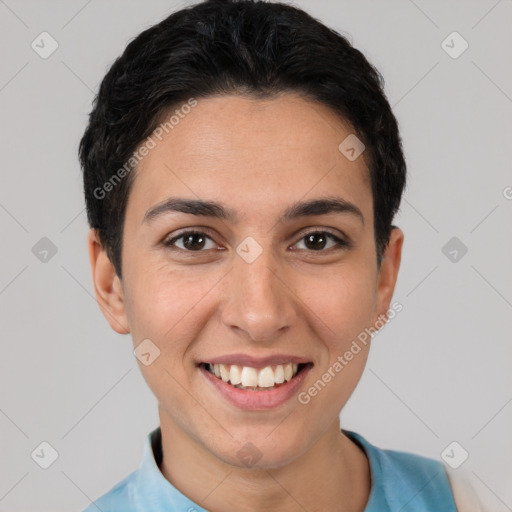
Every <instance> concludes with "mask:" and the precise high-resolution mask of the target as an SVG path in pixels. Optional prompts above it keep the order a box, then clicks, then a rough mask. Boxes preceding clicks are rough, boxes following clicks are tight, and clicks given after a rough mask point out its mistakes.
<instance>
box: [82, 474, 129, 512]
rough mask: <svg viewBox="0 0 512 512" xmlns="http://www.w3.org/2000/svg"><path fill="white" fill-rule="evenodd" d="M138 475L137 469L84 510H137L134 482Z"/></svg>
mask: <svg viewBox="0 0 512 512" xmlns="http://www.w3.org/2000/svg"><path fill="white" fill-rule="evenodd" d="M136 476H137V470H136V471H133V472H132V473H130V474H129V475H128V476H126V477H125V478H123V479H122V480H121V481H120V482H118V483H117V484H116V485H114V487H112V488H111V489H110V490H109V491H108V492H106V493H105V494H103V495H102V496H100V497H99V498H97V499H96V500H94V501H93V502H92V503H91V504H90V505H89V506H88V507H87V508H86V509H84V510H83V511H82V512H98V510H101V511H102V512H135V511H136V510H137V509H136V508H135V504H134V503H135V502H134V499H133V498H134V496H133V488H134V487H133V483H134V481H135V479H136Z"/></svg>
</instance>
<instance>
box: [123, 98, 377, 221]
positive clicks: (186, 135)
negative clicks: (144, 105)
mask: <svg viewBox="0 0 512 512" xmlns="http://www.w3.org/2000/svg"><path fill="white" fill-rule="evenodd" d="M176 110H178V112H176ZM184 112H187V113H184ZM173 114H175V115H174V118H173V124H172V125H170V124H168V125H167V130H164V131H163V133H162V134H161V135H160V137H159V138H161V140H158V138H156V137H154V136H153V140H154V141H155V142H156V144H155V146H154V147H153V148H152V149H150V150H149V151H148V153H147V155H146V156H144V157H143V159H142V160H141V162H140V163H139V165H138V167H137V170H136V177H135V180H134V183H133V187H132V190H131V193H130V198H129V208H128V209H129V210H133V209H134V208H135V209H136V210H137V216H138V217H142V216H143V215H144V213H145V211H146V210H145V209H147V208H148V207H150V206H151V205H154V204H156V203H158V202H160V201H163V200H165V199H166V198H167V197H169V196H178V195H179V196H185V197H190V198H194V199H208V200H217V201H220V202H223V203H229V204H230V205H232V207H233V209H234V210H236V211H238V212H241V216H243V215H244V214H245V215H250V214H251V212H253V213H254V214H262V213H263V212H267V213H269V214H270V212H271V211H274V212H275V213H276V214H277V212H278V211H279V212H280V211H281V210H282V209H284V208H285V207H286V205H287V204H291V203H292V202H296V201H297V200H298V199H310V198H316V197H319V196H326V195H330V196H333V195H337V196H341V197H343V198H344V199H346V200H347V201H350V202H354V203H358V204H359V207H360V208H361V209H365V208H366V209H368V208H370V205H369V204H368V203H371V186H370V182H369V179H368V176H369V174H368V168H367V165H366V161H365V156H366V155H365V154H364V153H363V155H361V157H359V158H357V159H355V160H353V161H351V160H349V159H347V158H346V156H344V154H343V153H342V152H341V151H340V150H339V145H340V143H342V142H343V140H345V139H346V137H348V136H350V135H351V134H353V133H354V130H353V129H352V128H351V126H350V124H349V123H347V122H345V121H343V120H342V119H341V118H340V117H339V116H338V115H336V114H335V113H334V112H333V111H332V110H331V109H329V108H328V107H326V106H324V105H321V104H318V103H316V102H311V101H307V100H305V99H303V98H301V97H300V96H298V95H296V94H286V95H282V96H280V97H277V98H273V99H268V100H255V99H251V98H245V97H241V96H217V97H208V98H202V99H198V100H197V104H196V106H194V107H192V108H190V109H183V110H180V107H179V106H176V107H174V108H173V109H172V111H171V112H169V113H168V114H167V115H166V116H164V121H165V120H168V119H170V117H171V115H173ZM177 114H179V115H177ZM161 131H162V130H161ZM130 205H131V206H130ZM143 209H144V211H142V210H143ZM366 213H371V212H369V211H367V212H366ZM365 217H366V214H365Z"/></svg>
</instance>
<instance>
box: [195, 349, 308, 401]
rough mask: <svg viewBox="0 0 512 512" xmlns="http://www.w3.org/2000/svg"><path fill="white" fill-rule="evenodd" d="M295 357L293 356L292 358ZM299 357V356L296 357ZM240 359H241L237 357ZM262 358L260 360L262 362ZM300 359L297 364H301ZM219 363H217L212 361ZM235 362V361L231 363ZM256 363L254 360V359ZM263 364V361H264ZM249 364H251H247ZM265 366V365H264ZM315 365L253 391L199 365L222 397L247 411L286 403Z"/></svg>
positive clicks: (200, 369) (266, 360) (223, 359)
mask: <svg viewBox="0 0 512 512" xmlns="http://www.w3.org/2000/svg"><path fill="white" fill-rule="evenodd" d="M287 357H288V359H287V360H286V361H287V362H291V360H290V356H287ZM292 359H293V358H292ZM295 359H297V358H295ZM215 360H218V361H219V362H220V361H223V362H224V361H227V359H225V358H217V359H215ZM237 360H238V361H240V359H237ZM261 361H262V360H260V361H259V362H260V363H261ZM268 361H269V359H268V358H266V359H265V364H264V366H270V364H266V363H267V362H268ZM300 362H301V361H299V362H298V363H297V364H299V363H300ZM212 364H217V363H212ZM231 364H235V363H231ZM253 364H254V361H253ZM262 364H263V363H262ZM274 364H282V363H279V362H278V363H274ZM247 366H251V365H250V364H247ZM264 366H263V367H264ZM312 367H313V364H312V363H310V364H307V365H306V366H305V367H304V368H303V369H302V371H300V372H299V373H298V374H297V375H296V376H295V377H293V378H292V379H291V380H289V381H288V382H285V383H283V384H281V385H279V386H278V387H276V388H274V389H271V390H268V391H251V390H247V389H238V388H235V387H234V386H232V385H231V384H228V383H227V382H224V381H223V380H222V379H219V378H218V377H215V375H213V374H212V373H211V372H209V371H208V370H207V369H206V368H205V367H204V366H203V365H200V366H198V369H199V371H200V372H201V373H202V375H203V376H204V377H205V378H206V380H207V382H208V383H209V384H210V385H211V386H213V388H214V389H215V390H216V391H218V392H219V393H220V394H221V395H222V397H223V398H224V399H225V400H227V401H228V402H229V403H230V404H232V405H235V406H236V407H238V408H239V409H243V410H246V411H266V410H269V409H274V408H276V407H279V406H280V405H282V404H284V403H285V402H287V401H288V400H290V398H292V397H293V396H294V395H295V394H296V392H297V390H298V389H299V387H300V385H301V384H302V382H303V381H304V379H305V378H306V376H307V375H308V373H309V371H310V370H311V368H312Z"/></svg>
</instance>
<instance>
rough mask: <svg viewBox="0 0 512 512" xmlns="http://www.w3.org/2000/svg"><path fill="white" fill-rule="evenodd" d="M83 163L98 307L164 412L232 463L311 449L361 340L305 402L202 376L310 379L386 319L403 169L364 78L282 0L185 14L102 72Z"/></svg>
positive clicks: (341, 395)
mask: <svg viewBox="0 0 512 512" xmlns="http://www.w3.org/2000/svg"><path fill="white" fill-rule="evenodd" d="M359 153H360V154H359ZM80 160H81V164H82V167H83V171H84V189H85V197H86V206H87V213H88V220H89V224H90V227H91V231H90V233H89V253H90V258H91V265H92V269H93V280H94V286H95V291H96V296H97V298H98V302H99V305H100V307H101V309H102V311H103V312H104V314H105V316H106V318H107V320H108V321H109V323H110V325H111V326H112V328H113V329H115V330H116V331H117V332H119V333H122V334H126V333H131V335H132V338H133V342H134V345H135V346H136V347H137V346H139V344H140V343H141V342H142V341H143V340H151V345H150V346H151V347H153V348H152V350H153V351H156V352H154V353H155V354H157V353H158V357H157V358H156V359H155V360H154V362H152V363H151V364H149V365H147V366H146V365H145V364H142V363H140V367H141V370H142V372H143V375H144V378H145V379H146V381H147V383H148V385H149V386H150V388H151V389H152V391H153V393H154V394H155V396H156V397H157V399H158V401H159V407H160V415H161V418H164V419H165V421H166V422H167V423H168V424H171V423H172V424H173V425H174V426H175V427H176V428H178V429H180V431H181V432H182V433H183V434H184V435H185V436H187V437H188V438H189V439H193V440H194V442H195V443H197V445H198V446H201V447H202V448H204V449H205V450H207V451H208V453H211V454H212V456H214V457H217V458H219V459H221V460H223V461H225V462H228V463H230V464H240V459H239V457H237V450H238V449H239V448H240V447H241V446H244V443H245V442H247V441H251V442H252V443H253V444H254V445H255V446H257V447H258V449H259V450H260V451H261V453H262V454H263V456H262V458H261V461H260V462H259V464H261V465H267V466H272V465H274V466H275V465H279V464H284V463H285V462H286V461H289V460H292V459H293V458H294V457H296V456H299V455H300V453H302V452H303V451H305V450H307V449H308V447H310V446H312V445H313V444H314V443H315V442H316V441H318V439H319V438H320V437H321V436H322V434H323V433H325V432H326V431H327V429H328V428H329V426H330V425H332V424H333V422H334V421H335V420H336V419H337V417H338V414H339V412H340V410H341V409H342V407H343V405H344V404H345V403H346V401H347V400H348V398H349V397H350V394H351V393H352V391H353V390H354V388H355V386H356V385H357V382H358V381H359V378H360V376H361V374H362V371H363V369H364V364H365V362H366V356H367V352H368V348H369V345H370V344H369V343H366V344H361V343H360V345H361V346H360V350H359V351H358V352H357V355H355V356H354V357H353V358H351V360H350V361H349V362H348V364H346V366H344V367H343V370H342V371H339V372H337V373H336V372H334V373H335V374H336V376H335V377H333V378H332V379H330V382H329V383H328V385H326V386H325V389H322V391H321V392H318V394H317V396H315V397H314V399H311V400H308V401H307V404H306V403H301V402H300V401H299V400H297V399H291V400H287V401H286V402H284V403H282V404H281V405H279V406H275V407H270V408H269V407H263V406H261V407H259V406H257V407H255V408H252V409H251V410H247V409H246V408H240V407H238V406H236V405H234V404H233V403H231V402H229V400H226V399H225V398H224V397H223V396H222V394H219V392H218V391H217V389H216V388H215V385H212V384H211V382H210V380H209V377H208V376H207V375H206V373H205V372H206V369H205V367H204V365H205V364H207V363H209V362H214V361H220V362H222V361H225V362H229V361H231V360H232V362H236V360H240V361H241V362H242V363H243V362H244V361H245V359H244V357H246V358H247V365H248V366H251V365H253V366H261V367H263V366H264V365H265V364H266V363H268V362H269V361H270V363H271V364H272V365H274V364H275V363H276V361H277V360H276V359H273V358H274V357H281V356H283V355H284V356H285V357H288V356H289V357H291V358H297V361H299V360H300V361H302V362H304V363H307V365H305V366H304V369H303V367H302V366H301V368H300V369H301V371H302V372H304V374H303V385H306V386H307V387H309V386H311V385H313V384H314V382H315V381H317V380H318V379H321V378H322V375H323V374H324V373H325V372H326V371H329V369H331V372H330V373H331V375H333V373H332V372H333V370H332V368H333V365H334V364H335V362H336V361H338V360H339V357H342V356H343V355H344V354H345V353H346V352H347V351H348V350H349V349H350V347H351V346H352V343H353V341H354V340H356V339H357V336H358V335H359V334H360V333H361V332H363V331H364V329H365V328H368V327H371V326H373V325H375V324H376V322H377V321H382V319H385V318H386V316H387V312H388V310H389V307H390V301H391V298H392V294H393V289H394V286H395V282H396V278H397V273H398V268H399V264H400V254H401V246H402V240H403V234H402V232H401V231H400V229H398V228H396V227H394V226H393V225H392V221H393V217H394V215H395V213H396V212H397V210H398V208H399V205H400V199H401V195H402V191H403V188H404V186H405V162H404V157H403V154H402V149H401V142H400V137H399V133H398V127H397V122H396V120H395V117H394V116H393V114H392V112H391V109H390V106H389V104H388V102H387V100H386V97H385V95H384V92H383V85H382V79H381V77H380V75H379V74H378V72H377V71H376V70H375V69H374V68H373V67H372V66H371V65H370V64H369V62H368V61H367V60H366V58H365V57H364V56H363V55H362V54H361V53H360V52H359V51H358V50H356V49H355V48H353V47H352V46H351V44H350V43H349V42H348V41H347V40H346V39H345V38H344V37H343V36H341V35H340V34H338V33H337V32H335V31H333V30H331V29H329V28H327V27H325V26H324V25H322V24H321V23H320V22H318V21H317V20H315V19H313V18H312V17H310V16H309V15H308V14H306V13H305V12H303V11H301V10H299V9H297V8H295V7H291V6H288V5H284V4H279V3H267V2H250V1H249V2H241V1H231V0H213V1H207V2H204V3H200V4H197V5H194V6H192V7H189V8H186V9H183V10H181V11H178V12H176V13H174V14H172V15H170V16H169V17H168V18H167V19H165V20H163V21H162V22H161V23H159V24H157V25H155V26H153V27H151V28H149V29H148V30H146V31H144V32H143V33H142V34H140V35H139V36H138V37H137V38H135V39H134V40H133V41H131V42H130V44H129V45H128V46H127V48H126V50H125V51H124V53H123V54H122V55H121V57H119V58H118V59H117V60H116V61H115V62H114V64H113V65H112V67H111V68H110V70H109V71H108V73H107V75H106V76H105V78H104V79H103V81H102V83H101V86H100V90H99V93H98V95H97V97H96V99H95V102H94V106H93V111H92V112H91V115H90V119H89V125H88V126H87V129H86V131H85V134H84V136H83V138H82V140H81V143H80ZM177 199H179V200H180V201H177ZM191 231H192V232H195V234H194V233H190V232H191ZM146 343H147V342H146ZM154 347H156V349H155V348H154ZM237 358H238V359H237ZM266 358H270V359H266ZM228 360H229V361H228ZM249 363H251V364H249ZM324 380H325V379H324ZM307 387H306V390H307ZM301 390H302V391H304V389H302V388H301ZM255 393H256V392H255ZM257 393H265V392H260V391H258V392H257ZM315 395H316V394H315ZM303 402H304V401H303ZM312 415H313V416H312ZM288 416H289V417H290V419H289V420H287V421H283V420H284V418H285V417H288ZM212 417H215V421H214V420H213V419H212ZM291 418H293V419H291ZM311 418H314V421H311ZM277 425H279V428H274V427H276V426H277ZM271 431H272V435H269V432H271Z"/></svg>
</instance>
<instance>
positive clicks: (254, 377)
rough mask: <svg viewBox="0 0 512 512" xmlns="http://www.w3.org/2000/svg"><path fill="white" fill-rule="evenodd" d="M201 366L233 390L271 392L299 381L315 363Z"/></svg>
mask: <svg viewBox="0 0 512 512" xmlns="http://www.w3.org/2000/svg"><path fill="white" fill-rule="evenodd" d="M199 366H200V367H201V368H202V369H203V370H205V371H207V372H209V373H210V374H211V375H213V376H214V377H215V378H216V379H218V380H219V381H222V382H224V383H226V384H228V385H230V386H231V387H233V388H237V389H240V390H245V391H255V392H269V391H272V390H275V389H278V388H280V387H282V386H286V385H287V384H288V383H289V382H290V381H293V380H295V379H297V378H298V377H300V376H301V375H302V374H303V373H304V372H305V371H306V370H308V369H309V368H311V367H312V366H313V363H293V362H288V363H283V364H276V365H269V366H265V367H263V368H255V367H252V366H244V365H241V364H224V363H200V364H199Z"/></svg>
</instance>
